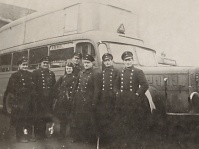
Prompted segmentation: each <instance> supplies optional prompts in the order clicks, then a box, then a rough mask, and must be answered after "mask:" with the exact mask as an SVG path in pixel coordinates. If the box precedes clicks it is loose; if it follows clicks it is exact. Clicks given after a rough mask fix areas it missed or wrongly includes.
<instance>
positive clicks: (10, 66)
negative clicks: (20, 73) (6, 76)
mask: <svg viewBox="0 0 199 149" xmlns="http://www.w3.org/2000/svg"><path fill="white" fill-rule="evenodd" d="M9 54H10V55H11V58H10V65H9V67H6V68H9V70H8V71H0V73H5V72H10V71H12V62H13V52H8V53H4V54H1V55H0V56H4V55H9ZM1 66H2V65H0V67H1ZM6 68H5V69H6Z"/></svg>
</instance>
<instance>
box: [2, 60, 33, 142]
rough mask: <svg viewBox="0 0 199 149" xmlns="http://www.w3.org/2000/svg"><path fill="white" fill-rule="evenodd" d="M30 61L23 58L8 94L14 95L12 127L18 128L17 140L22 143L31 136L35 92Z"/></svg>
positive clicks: (11, 79)
mask: <svg viewBox="0 0 199 149" xmlns="http://www.w3.org/2000/svg"><path fill="white" fill-rule="evenodd" d="M27 61H28V59H27V58H25V57H23V58H22V59H20V60H19V61H18V66H19V70H18V71H17V72H15V73H13V74H12V75H11V77H10V79H9V82H8V86H7V90H6V93H10V94H12V95H13V105H12V112H11V125H14V126H15V128H16V138H17V140H18V141H21V142H28V139H30V136H31V126H30V124H29V121H30V120H31V118H32V117H31V113H30V112H31V111H30V105H31V102H32V101H31V100H32V98H31V96H32V95H33V93H34V91H33V89H34V84H33V80H32V73H31V72H29V71H27V68H28V63H27Z"/></svg>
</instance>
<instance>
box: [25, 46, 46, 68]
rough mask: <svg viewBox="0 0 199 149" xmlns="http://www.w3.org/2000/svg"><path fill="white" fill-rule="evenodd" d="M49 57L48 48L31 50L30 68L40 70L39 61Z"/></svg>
mask: <svg viewBox="0 0 199 149" xmlns="http://www.w3.org/2000/svg"><path fill="white" fill-rule="evenodd" d="M47 55H48V47H39V48H37V49H31V50H30V54H29V68H30V69H37V68H39V61H40V60H41V58H42V57H44V56H47Z"/></svg>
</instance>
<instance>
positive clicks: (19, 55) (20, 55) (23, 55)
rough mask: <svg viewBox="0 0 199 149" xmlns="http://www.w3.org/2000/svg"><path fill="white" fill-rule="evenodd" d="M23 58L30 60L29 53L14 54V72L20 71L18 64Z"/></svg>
mask: <svg viewBox="0 0 199 149" xmlns="http://www.w3.org/2000/svg"><path fill="white" fill-rule="evenodd" d="M22 57H27V58H28V51H21V52H16V53H14V54H13V59H12V70H13V71H16V70H17V69H18V65H17V62H18V60H19V59H21V58H22Z"/></svg>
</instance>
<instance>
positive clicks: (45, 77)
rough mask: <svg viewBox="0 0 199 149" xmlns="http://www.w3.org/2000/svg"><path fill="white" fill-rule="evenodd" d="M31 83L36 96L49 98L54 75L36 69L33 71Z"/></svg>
mask: <svg viewBox="0 0 199 149" xmlns="http://www.w3.org/2000/svg"><path fill="white" fill-rule="evenodd" d="M33 82H34V84H35V90H36V93H37V94H38V95H44V96H49V95H50V94H51V93H52V92H51V91H52V89H53V86H54V85H55V82H56V80H55V74H54V72H52V71H50V70H49V69H43V68H40V69H36V70H34V71H33ZM49 93H50V94H49Z"/></svg>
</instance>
